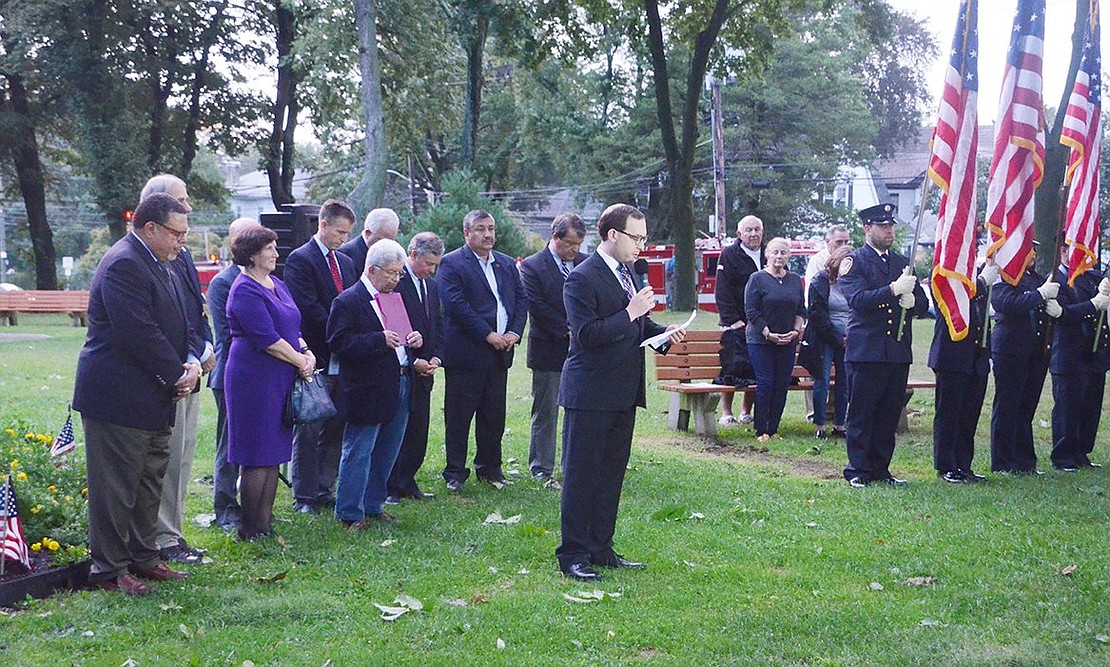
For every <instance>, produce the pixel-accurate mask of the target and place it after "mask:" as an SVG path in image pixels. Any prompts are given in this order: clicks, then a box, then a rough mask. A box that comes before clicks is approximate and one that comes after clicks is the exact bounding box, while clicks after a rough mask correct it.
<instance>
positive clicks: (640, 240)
mask: <svg viewBox="0 0 1110 667" xmlns="http://www.w3.org/2000/svg"><path fill="white" fill-rule="evenodd" d="M613 231H616V232H620V233H621V234H624V235H625V236H627V237H628V238H630V239H632V242H633V243H635V244H636V245H638V246H646V245H647V237H646V236H640V235H639V234H629V233H628V232H626V231H624V230H623V229H615V230H613Z"/></svg>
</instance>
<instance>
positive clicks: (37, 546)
mask: <svg viewBox="0 0 1110 667" xmlns="http://www.w3.org/2000/svg"><path fill="white" fill-rule="evenodd" d="M31 551H42V545H41V544H39V543H38V542H35V543H34V544H32V545H31Z"/></svg>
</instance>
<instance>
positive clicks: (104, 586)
mask: <svg viewBox="0 0 1110 667" xmlns="http://www.w3.org/2000/svg"><path fill="white" fill-rule="evenodd" d="M89 585H90V586H92V587H93V588H99V589H100V590H104V591H119V592H121V593H126V594H127V595H133V596H135V597H142V596H143V595H149V594H150V593H153V592H154V587H153V586H150V585H148V584H144V583H143V582H141V581H139V580H138V579H136V578H135V577H133V576H131V575H130V574H121V575H119V576H118V577H116V578H115V579H100V580H99V581H91V582H89Z"/></svg>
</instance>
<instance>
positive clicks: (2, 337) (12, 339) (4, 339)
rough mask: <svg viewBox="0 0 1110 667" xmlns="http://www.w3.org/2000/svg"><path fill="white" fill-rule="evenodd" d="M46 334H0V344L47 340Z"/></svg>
mask: <svg viewBox="0 0 1110 667" xmlns="http://www.w3.org/2000/svg"><path fill="white" fill-rule="evenodd" d="M47 338H50V336H47V335H46V334H29V333H0V343H20V342H23V341H28V340H46V339H47Z"/></svg>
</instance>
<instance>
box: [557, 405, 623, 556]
mask: <svg viewBox="0 0 1110 667" xmlns="http://www.w3.org/2000/svg"><path fill="white" fill-rule="evenodd" d="M635 426H636V408H630V409H628V410H623V411H619V412H610V411H601V410H571V409H568V410H565V411H564V414H563V456H564V459H565V461H566V470H565V471H564V474H563V495H562V508H561V509H562V517H561V518H562V521H561V524H562V537H563V541H562V544H560V545H559V547H558V548H557V549H556V550H555V556H556V557H557V558H558V559H559V567H560V568H562V569H563V570H564V571H566V570H567V569H568V568H569V567H570V566H571V564H573V563H591V562H592V563H599V562H606V561H609V560H611V559H612V558H613V556H614V552H613V534H614V533H615V532H616V529H617V508H618V506H619V504H620V497H621V487H622V486H624V472H625V470H626V469H627V467H628V457H629V455H630V454H631V452H632V430H633V428H634V427H635Z"/></svg>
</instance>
